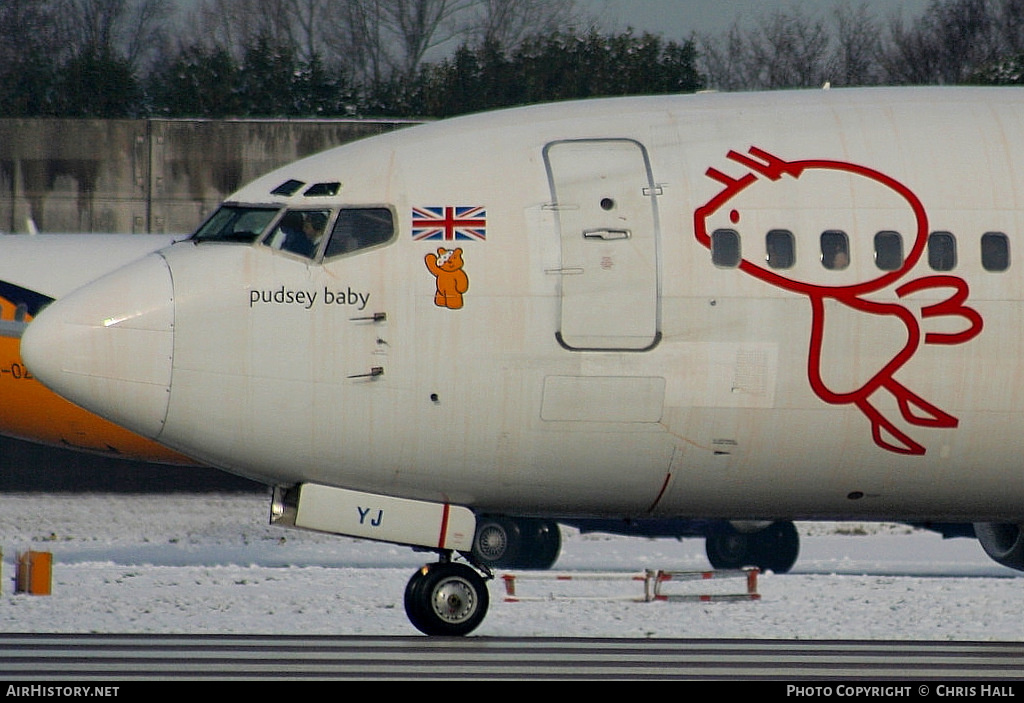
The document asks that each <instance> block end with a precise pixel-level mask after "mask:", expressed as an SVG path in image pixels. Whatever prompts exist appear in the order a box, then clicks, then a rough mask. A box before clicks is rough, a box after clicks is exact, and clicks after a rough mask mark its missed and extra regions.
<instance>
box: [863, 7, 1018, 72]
mask: <svg viewBox="0 0 1024 703" xmlns="http://www.w3.org/2000/svg"><path fill="white" fill-rule="evenodd" d="M996 20H997V15H996V13H995V10H994V7H993V5H992V3H991V2H990V0H932V3H931V4H930V5H929V6H928V9H927V10H926V11H925V14H924V15H923V16H922V17H921V18H920V19H919V20H918V21H917V22H915V23H914V24H911V25H909V26H908V25H906V24H905V23H904V22H903V20H902V19H901V18H895V19H893V20H892V22H891V23H890V27H889V34H888V37H887V41H886V43H885V47H884V51H883V61H884V64H885V68H886V71H887V74H888V80H889V81H890V82H893V83H903V84H935V83H943V84H951V83H959V82H961V81H963V80H964V79H966V78H967V77H968V76H969V75H970V74H971V72H972V71H973V70H975V69H976V68H977V67H979V66H981V65H984V64H985V63H988V62H991V61H993V60H995V58H996V57H997V56H998V54H999V44H1000V40H999V31H997V21H996Z"/></svg>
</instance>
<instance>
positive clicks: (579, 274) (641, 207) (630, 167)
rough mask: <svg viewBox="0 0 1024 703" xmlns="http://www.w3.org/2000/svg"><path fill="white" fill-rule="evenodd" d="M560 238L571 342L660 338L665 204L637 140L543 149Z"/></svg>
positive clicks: (563, 338) (565, 330)
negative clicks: (659, 206) (660, 219)
mask: <svg viewBox="0 0 1024 703" xmlns="http://www.w3.org/2000/svg"><path fill="white" fill-rule="evenodd" d="M544 159H545V162H546V165H547V169H548V179H549V182H550V185H551V196H552V200H553V202H554V207H555V210H556V212H557V222H558V228H559V236H560V238H561V254H562V261H561V267H560V268H559V269H558V271H557V272H556V273H557V274H558V275H560V276H561V320H560V323H559V329H558V335H557V336H558V339H559V341H560V342H561V344H562V345H563V346H565V347H566V348H568V349H577V350H584V349H607V350H626V351H643V350H646V349H650V348H651V347H653V346H654V345H656V344H657V342H658V338H659V332H658V209H657V199H656V195H657V192H656V186H655V184H654V182H653V178H652V174H651V167H650V161H649V160H648V158H647V151H646V150H645V149H644V147H643V145H642V144H640V143H639V142H636V141H633V140H631V139H595V140H567V141H559V142H552V143H551V144H548V145H547V146H546V147H545V149H544Z"/></svg>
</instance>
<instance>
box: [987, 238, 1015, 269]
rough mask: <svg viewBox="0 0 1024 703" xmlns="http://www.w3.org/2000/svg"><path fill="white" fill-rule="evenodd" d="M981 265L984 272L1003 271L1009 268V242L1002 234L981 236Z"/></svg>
mask: <svg viewBox="0 0 1024 703" xmlns="http://www.w3.org/2000/svg"><path fill="white" fill-rule="evenodd" d="M981 265H982V266H983V267H984V268H985V270H986V271H1005V270H1006V269H1008V268H1009V267H1010V240H1009V239H1008V238H1007V237H1006V235H1005V234H1003V233H1002V232H986V233H985V234H983V235H981Z"/></svg>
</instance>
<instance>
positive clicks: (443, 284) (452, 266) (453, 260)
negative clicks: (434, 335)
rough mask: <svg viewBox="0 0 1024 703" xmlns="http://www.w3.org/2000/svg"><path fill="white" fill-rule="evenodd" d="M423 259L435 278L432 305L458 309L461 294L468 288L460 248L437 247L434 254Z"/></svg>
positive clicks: (460, 304) (460, 302)
mask: <svg viewBox="0 0 1024 703" xmlns="http://www.w3.org/2000/svg"><path fill="white" fill-rule="evenodd" d="M425 261H426V264H427V269H428V270H429V271H430V273H432V274H434V276H435V277H436V278H437V292H436V293H435V294H434V305H436V306H437V307H439V308H448V309H450V310H458V309H460V308H461V307H462V295H463V294H464V293H465V292H466V291H467V290H469V276H467V275H466V272H465V271H463V270H462V265H463V261H462V249H450V250H449V249H443V248H439V249H438V250H437V253H436V254H433V253H431V254H427V256H426V257H425Z"/></svg>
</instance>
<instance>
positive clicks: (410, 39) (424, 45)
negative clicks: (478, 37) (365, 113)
mask: <svg viewBox="0 0 1024 703" xmlns="http://www.w3.org/2000/svg"><path fill="white" fill-rule="evenodd" d="M476 1H477V0H391V2H386V3H384V4H383V6H382V7H383V11H384V15H383V19H384V25H385V26H386V27H387V28H388V29H389V30H390V32H391V34H392V35H393V36H394V38H395V41H396V43H397V46H398V53H397V56H396V60H395V61H394V64H393V67H394V68H395V69H396V70H397V71H398V73H399V74H400V75H402V76H411V75H413V74H414V73H415V72H416V69H417V68H419V65H420V63H421V62H422V61H423V57H424V55H425V54H426V53H427V51H429V50H430V49H432V48H433V47H435V46H438V45H439V44H442V43H444V42H446V41H448V40H449V39H451V38H452V37H453V36H455V34H456V31H457V30H456V26H455V23H454V20H455V18H456V17H457V16H458V15H459V14H460V13H462V12H464V11H466V10H468V9H470V8H472V7H473V6H474V5H475V3H476Z"/></svg>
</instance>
